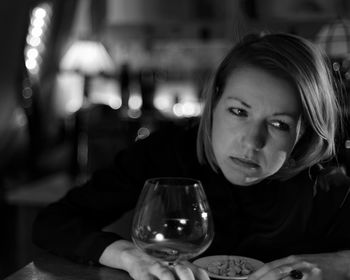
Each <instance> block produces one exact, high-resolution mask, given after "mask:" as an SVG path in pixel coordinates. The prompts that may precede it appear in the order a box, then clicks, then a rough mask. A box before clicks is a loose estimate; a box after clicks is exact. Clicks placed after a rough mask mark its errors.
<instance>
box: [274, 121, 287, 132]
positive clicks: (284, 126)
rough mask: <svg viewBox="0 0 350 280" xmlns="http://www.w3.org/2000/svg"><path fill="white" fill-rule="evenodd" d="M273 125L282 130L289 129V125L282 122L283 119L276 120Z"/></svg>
mask: <svg viewBox="0 0 350 280" xmlns="http://www.w3.org/2000/svg"><path fill="white" fill-rule="evenodd" d="M271 124H272V126H273V127H275V128H277V129H279V130H282V131H289V128H290V127H289V125H288V124H286V123H285V122H281V121H274V122H271Z"/></svg>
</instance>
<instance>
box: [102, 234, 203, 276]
mask: <svg viewBox="0 0 350 280" xmlns="http://www.w3.org/2000/svg"><path fill="white" fill-rule="evenodd" d="M99 261H100V263H101V264H102V265H105V266H109V267H113V268H118V269H122V270H125V271H127V272H128V273H129V274H130V276H131V277H132V278H133V279H135V280H151V279H152V280H153V279H159V280H176V279H180V280H195V279H196V280H209V277H208V275H207V273H206V272H205V271H204V270H203V269H201V268H198V267H197V266H195V265H193V264H191V263H190V262H180V263H178V264H176V265H175V266H174V267H169V266H168V265H166V264H165V263H162V262H161V261H158V260H156V259H154V258H152V257H151V256H149V255H147V254H146V253H144V252H142V251H141V250H139V249H138V248H136V246H135V245H134V244H133V243H132V242H129V241H125V240H118V241H116V242H114V243H112V244H111V245H109V246H108V247H107V248H106V249H105V250H104V252H103V253H102V255H101V257H100V260H99Z"/></svg>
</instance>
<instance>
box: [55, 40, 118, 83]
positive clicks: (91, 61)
mask: <svg viewBox="0 0 350 280" xmlns="http://www.w3.org/2000/svg"><path fill="white" fill-rule="evenodd" d="M60 68H61V70H64V71H77V72H80V73H82V74H84V75H88V76H93V75H98V74H99V73H105V74H108V73H110V74H111V73H113V72H114V71H115V65H114V63H113V60H112V58H111V57H110V55H109V54H108V52H107V50H106V49H105V47H104V46H103V45H102V43H100V42H98V41H92V40H78V41H75V42H74V43H73V44H72V45H71V46H70V48H68V51H67V52H66V54H65V55H64V56H63V58H62V60H61V62H60Z"/></svg>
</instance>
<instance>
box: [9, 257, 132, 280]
mask: <svg viewBox="0 0 350 280" xmlns="http://www.w3.org/2000/svg"><path fill="white" fill-rule="evenodd" d="M61 279H62V280H63V279H65V280H90V279H91V280H110V279H114V280H131V279H132V278H131V277H130V276H129V274H128V273H127V272H125V271H122V270H118V269H112V268H108V267H98V266H90V265H83V264H77V263H74V262H71V261H69V260H66V259H64V258H60V257H57V256H54V255H52V254H50V253H46V252H40V253H39V254H37V256H36V257H35V258H34V260H33V261H32V262H31V263H29V264H28V265H26V266H25V267H23V268H21V269H20V270H18V271H16V272H15V273H13V274H12V275H10V276H8V277H7V278H5V280H61Z"/></svg>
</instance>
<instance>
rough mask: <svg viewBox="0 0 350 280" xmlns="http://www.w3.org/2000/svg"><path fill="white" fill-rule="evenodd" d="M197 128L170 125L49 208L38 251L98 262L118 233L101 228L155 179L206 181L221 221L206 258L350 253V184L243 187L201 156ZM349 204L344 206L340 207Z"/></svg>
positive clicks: (296, 181) (37, 233)
mask: <svg viewBox="0 0 350 280" xmlns="http://www.w3.org/2000/svg"><path fill="white" fill-rule="evenodd" d="M196 135H197V127H191V128H188V129H183V128H178V127H175V126H174V127H170V128H168V129H164V130H162V131H158V132H155V133H153V134H152V135H151V136H149V137H148V138H146V139H144V140H140V141H138V142H136V143H135V144H134V145H133V146H132V147H130V148H128V149H126V150H124V151H122V152H120V153H119V154H118V155H117V156H116V157H115V161H114V164H113V165H112V166H111V167H110V168H108V169H104V170H101V171H98V172H95V174H93V176H92V178H91V180H89V182H88V183H86V184H85V185H83V186H80V187H76V188H73V189H72V190H71V191H70V192H68V193H67V195H66V196H65V197H64V198H62V199H61V200H59V201H58V202H56V203H54V204H51V205H49V206H48V207H47V208H45V209H44V210H43V211H42V212H41V213H40V214H39V215H38V217H37V219H36V221H35V222H34V231H33V240H34V243H35V244H37V245H38V246H39V247H41V248H44V249H46V250H49V251H51V252H53V253H55V254H58V255H61V256H65V257H68V258H71V259H74V260H77V261H80V262H94V263H98V259H99V257H100V255H101V254H102V252H103V250H104V249H105V248H106V247H107V246H108V245H109V244H111V243H112V242H114V241H115V240H118V239H120V236H118V235H117V234H115V233H112V232H105V231H102V229H103V228H104V227H105V226H107V225H108V224H110V223H112V222H113V221H115V220H117V219H118V218H120V217H121V216H122V215H123V214H124V213H125V212H126V211H128V210H131V209H133V208H134V206H135V204H136V201H137V199H138V196H139V193H140V190H141V189H142V187H143V184H144V181H145V180H146V179H148V178H152V177H165V176H171V177H176V176H178V177H191V178H196V179H199V180H201V182H202V184H203V187H204V189H205V192H206V195H207V198H208V201H209V204H210V207H211V210H212V213H213V216H214V224H215V238H214V241H213V243H212V245H211V246H210V247H209V249H208V250H207V251H206V252H205V253H204V254H205V255H209V254H210V255H211V254H230V255H242V256H247V257H253V258H257V259H260V260H262V261H264V262H268V261H271V260H274V259H277V258H281V257H285V256H287V255H290V254H300V253H320V252H331V251H336V250H343V249H350V219H349V217H350V199H345V200H344V198H345V197H346V193H347V190H348V186H350V184H349V179H348V178H347V177H346V176H344V175H343V176H342V175H339V176H340V177H339V180H337V184H336V185H334V186H331V187H330V190H329V191H323V190H321V189H319V188H317V187H315V186H314V181H313V180H311V179H310V176H309V174H308V172H307V171H305V172H302V173H300V174H299V175H298V176H296V177H294V178H292V179H290V180H288V181H282V182H281V181H272V180H265V181H263V182H261V183H259V184H257V185H253V186H249V187H242V186H235V185H232V184H231V183H229V182H228V181H227V180H226V179H225V178H224V176H222V175H221V174H218V173H216V172H214V171H213V170H212V169H211V168H210V167H208V166H205V165H201V164H199V162H198V160H197V156H196ZM340 206H342V207H340Z"/></svg>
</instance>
